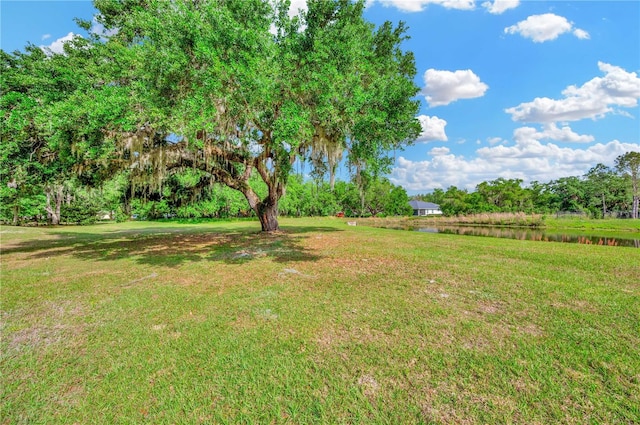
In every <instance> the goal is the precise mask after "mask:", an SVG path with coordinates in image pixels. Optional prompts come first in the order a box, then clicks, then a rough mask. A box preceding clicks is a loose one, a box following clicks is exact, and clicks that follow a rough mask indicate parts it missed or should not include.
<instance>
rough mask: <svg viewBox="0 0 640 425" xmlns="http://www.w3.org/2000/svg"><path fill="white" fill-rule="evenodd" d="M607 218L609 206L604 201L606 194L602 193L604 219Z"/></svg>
mask: <svg viewBox="0 0 640 425" xmlns="http://www.w3.org/2000/svg"><path fill="white" fill-rule="evenodd" d="M606 216H607V204H606V203H605V201H604V192H603V193H602V218H605V217H606Z"/></svg>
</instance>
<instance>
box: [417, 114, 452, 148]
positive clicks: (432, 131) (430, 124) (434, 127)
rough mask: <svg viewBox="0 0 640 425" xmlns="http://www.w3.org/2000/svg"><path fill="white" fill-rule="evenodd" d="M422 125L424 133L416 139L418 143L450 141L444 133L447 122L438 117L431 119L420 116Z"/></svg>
mask: <svg viewBox="0 0 640 425" xmlns="http://www.w3.org/2000/svg"><path fill="white" fill-rule="evenodd" d="M418 120H419V121H420V124H421V125H422V132H421V133H420V136H419V137H418V138H417V139H416V142H431V141H434V140H441V141H444V142H446V141H447V140H449V139H448V138H447V134H446V133H445V131H444V128H445V126H446V125H447V121H445V120H443V119H442V118H438V117H435V116H434V117H429V116H427V115H420V116H419V117H418Z"/></svg>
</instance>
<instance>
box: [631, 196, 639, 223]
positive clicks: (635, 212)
mask: <svg viewBox="0 0 640 425" xmlns="http://www.w3.org/2000/svg"><path fill="white" fill-rule="evenodd" d="M638 204H640V197H638V196H634V197H633V212H632V217H633V218H638Z"/></svg>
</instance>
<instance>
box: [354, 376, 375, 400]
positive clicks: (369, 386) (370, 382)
mask: <svg viewBox="0 0 640 425" xmlns="http://www.w3.org/2000/svg"><path fill="white" fill-rule="evenodd" d="M358 386H359V387H360V388H361V389H362V393H363V394H364V395H365V396H366V397H367V398H369V399H371V398H374V397H375V396H376V394H378V391H379V389H380V384H378V381H376V380H375V378H374V377H373V376H371V375H362V376H361V377H360V378H358Z"/></svg>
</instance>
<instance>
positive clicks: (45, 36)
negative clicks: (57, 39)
mask: <svg viewBox="0 0 640 425" xmlns="http://www.w3.org/2000/svg"><path fill="white" fill-rule="evenodd" d="M49 38H51V34H43V35H42V38H41V40H42V41H44V40H47V39H49Z"/></svg>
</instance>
